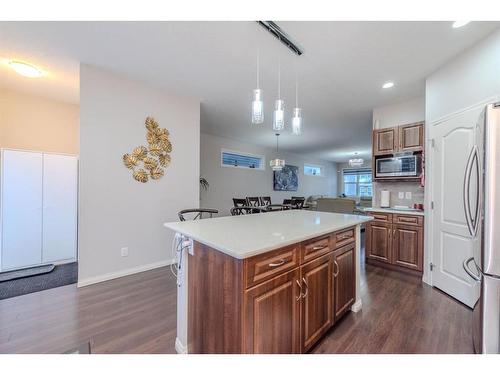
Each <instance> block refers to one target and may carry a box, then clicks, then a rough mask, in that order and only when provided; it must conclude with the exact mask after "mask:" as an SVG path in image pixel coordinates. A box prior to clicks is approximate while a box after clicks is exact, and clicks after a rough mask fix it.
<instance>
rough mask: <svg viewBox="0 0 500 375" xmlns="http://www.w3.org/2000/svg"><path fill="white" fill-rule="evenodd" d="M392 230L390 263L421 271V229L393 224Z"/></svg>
mask: <svg viewBox="0 0 500 375" xmlns="http://www.w3.org/2000/svg"><path fill="white" fill-rule="evenodd" d="M393 228H394V229H393V244H392V246H393V251H392V254H393V258H392V262H393V263H394V264H396V265H398V266H402V267H406V268H411V269H413V270H416V271H422V263H423V248H424V246H423V229H422V227H416V226H411V225H401V224H395V225H394V227H393Z"/></svg>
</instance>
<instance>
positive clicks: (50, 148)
mask: <svg viewBox="0 0 500 375" xmlns="http://www.w3.org/2000/svg"><path fill="white" fill-rule="evenodd" d="M79 115H80V110H79V107H78V105H75V104H70V103H64V102H60V101H55V100H51V99H45V98H42V97H39V96H34V95H30V94H26V93H22V92H17V91H12V90H7V89H3V88H0V148H15V149H23V150H33V151H46V152H59V153H66V154H75V155H78V153H79V141H78V137H79Z"/></svg>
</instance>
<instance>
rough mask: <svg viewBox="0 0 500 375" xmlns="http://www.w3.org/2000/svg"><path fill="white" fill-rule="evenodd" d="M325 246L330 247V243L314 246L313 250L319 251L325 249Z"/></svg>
mask: <svg viewBox="0 0 500 375" xmlns="http://www.w3.org/2000/svg"><path fill="white" fill-rule="evenodd" d="M325 247H328V245H323V246H313V248H312V249H313V251H317V250H323V249H324V248H325Z"/></svg>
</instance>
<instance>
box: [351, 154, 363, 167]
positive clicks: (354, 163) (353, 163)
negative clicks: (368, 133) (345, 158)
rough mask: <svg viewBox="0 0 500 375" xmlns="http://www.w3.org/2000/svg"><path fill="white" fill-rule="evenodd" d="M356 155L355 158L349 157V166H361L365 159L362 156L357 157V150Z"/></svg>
mask: <svg viewBox="0 0 500 375" xmlns="http://www.w3.org/2000/svg"><path fill="white" fill-rule="evenodd" d="M354 156H355V158H353V159H349V166H350V167H361V166H362V165H363V163H364V162H365V161H364V160H363V159H361V158H356V156H358V153H357V152H355V153H354Z"/></svg>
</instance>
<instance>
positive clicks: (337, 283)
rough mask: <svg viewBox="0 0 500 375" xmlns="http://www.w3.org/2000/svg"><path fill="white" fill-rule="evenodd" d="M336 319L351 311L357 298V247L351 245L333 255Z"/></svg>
mask: <svg viewBox="0 0 500 375" xmlns="http://www.w3.org/2000/svg"><path fill="white" fill-rule="evenodd" d="M333 256H334V257H333V275H334V293H333V301H334V304H333V307H334V319H335V320H337V319H339V318H341V317H342V315H344V314H345V313H346V312H348V311H349V309H350V308H351V306H352V305H353V304H354V302H355V298H356V257H355V245H354V244H351V245H348V246H345V247H343V248H341V249H339V250H336V251H335V252H334V254H333Z"/></svg>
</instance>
